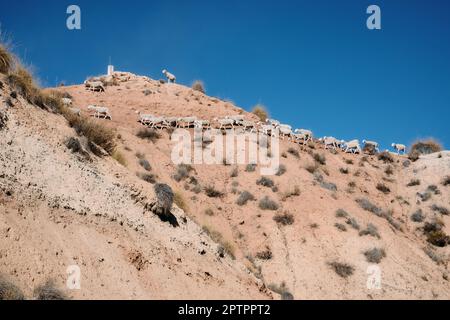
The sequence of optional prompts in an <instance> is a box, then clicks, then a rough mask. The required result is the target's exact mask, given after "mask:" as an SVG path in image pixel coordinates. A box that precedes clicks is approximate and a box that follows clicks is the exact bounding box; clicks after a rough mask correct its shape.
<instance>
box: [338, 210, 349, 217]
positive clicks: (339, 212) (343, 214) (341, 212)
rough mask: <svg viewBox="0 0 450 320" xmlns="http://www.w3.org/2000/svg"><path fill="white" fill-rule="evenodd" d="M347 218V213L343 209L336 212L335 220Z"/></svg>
mask: <svg viewBox="0 0 450 320" xmlns="http://www.w3.org/2000/svg"><path fill="white" fill-rule="evenodd" d="M348 216H349V214H348V212H347V211H345V210H344V209H338V210H336V218H347V217H348Z"/></svg>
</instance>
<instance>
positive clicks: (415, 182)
mask: <svg viewBox="0 0 450 320" xmlns="http://www.w3.org/2000/svg"><path fill="white" fill-rule="evenodd" d="M418 185H420V180H419V179H412V180H411V181H410V182H408V184H407V185H406V186H407V187H414V186H418Z"/></svg>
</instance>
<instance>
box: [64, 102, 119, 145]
mask: <svg viewBox="0 0 450 320" xmlns="http://www.w3.org/2000/svg"><path fill="white" fill-rule="evenodd" d="M62 113H63V115H64V117H65V118H66V120H67V122H68V123H69V125H70V126H71V127H72V128H74V129H75V131H76V132H77V133H78V134H79V135H83V136H85V137H86V138H87V139H88V140H89V141H91V142H93V143H95V144H96V145H98V146H100V147H102V148H103V149H104V150H105V151H106V152H107V153H108V154H112V153H113V152H114V150H115V148H116V141H115V139H116V133H115V131H114V130H113V129H110V128H108V127H106V126H104V125H103V124H101V123H100V122H98V121H97V120H93V119H90V118H88V117H86V116H77V115H75V114H74V113H72V112H70V111H69V110H67V109H65V108H63V109H62Z"/></svg>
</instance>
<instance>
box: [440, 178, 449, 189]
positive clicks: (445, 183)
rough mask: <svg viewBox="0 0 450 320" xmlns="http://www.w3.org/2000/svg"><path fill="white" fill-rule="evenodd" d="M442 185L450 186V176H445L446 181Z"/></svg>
mask: <svg viewBox="0 0 450 320" xmlns="http://www.w3.org/2000/svg"><path fill="white" fill-rule="evenodd" d="M442 185H443V186H444V187H446V186H448V185H450V176H445V177H444V179H443V180H442Z"/></svg>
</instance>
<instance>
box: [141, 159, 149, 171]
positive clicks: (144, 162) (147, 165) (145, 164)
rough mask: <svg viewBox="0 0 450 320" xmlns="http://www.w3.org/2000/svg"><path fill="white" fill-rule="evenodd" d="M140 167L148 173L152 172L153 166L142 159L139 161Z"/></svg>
mask: <svg viewBox="0 0 450 320" xmlns="http://www.w3.org/2000/svg"><path fill="white" fill-rule="evenodd" d="M139 165H140V166H141V167H142V168H144V169H145V170H146V171H151V170H152V166H151V165H150V162H148V160H146V159H144V158H141V159H139Z"/></svg>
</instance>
